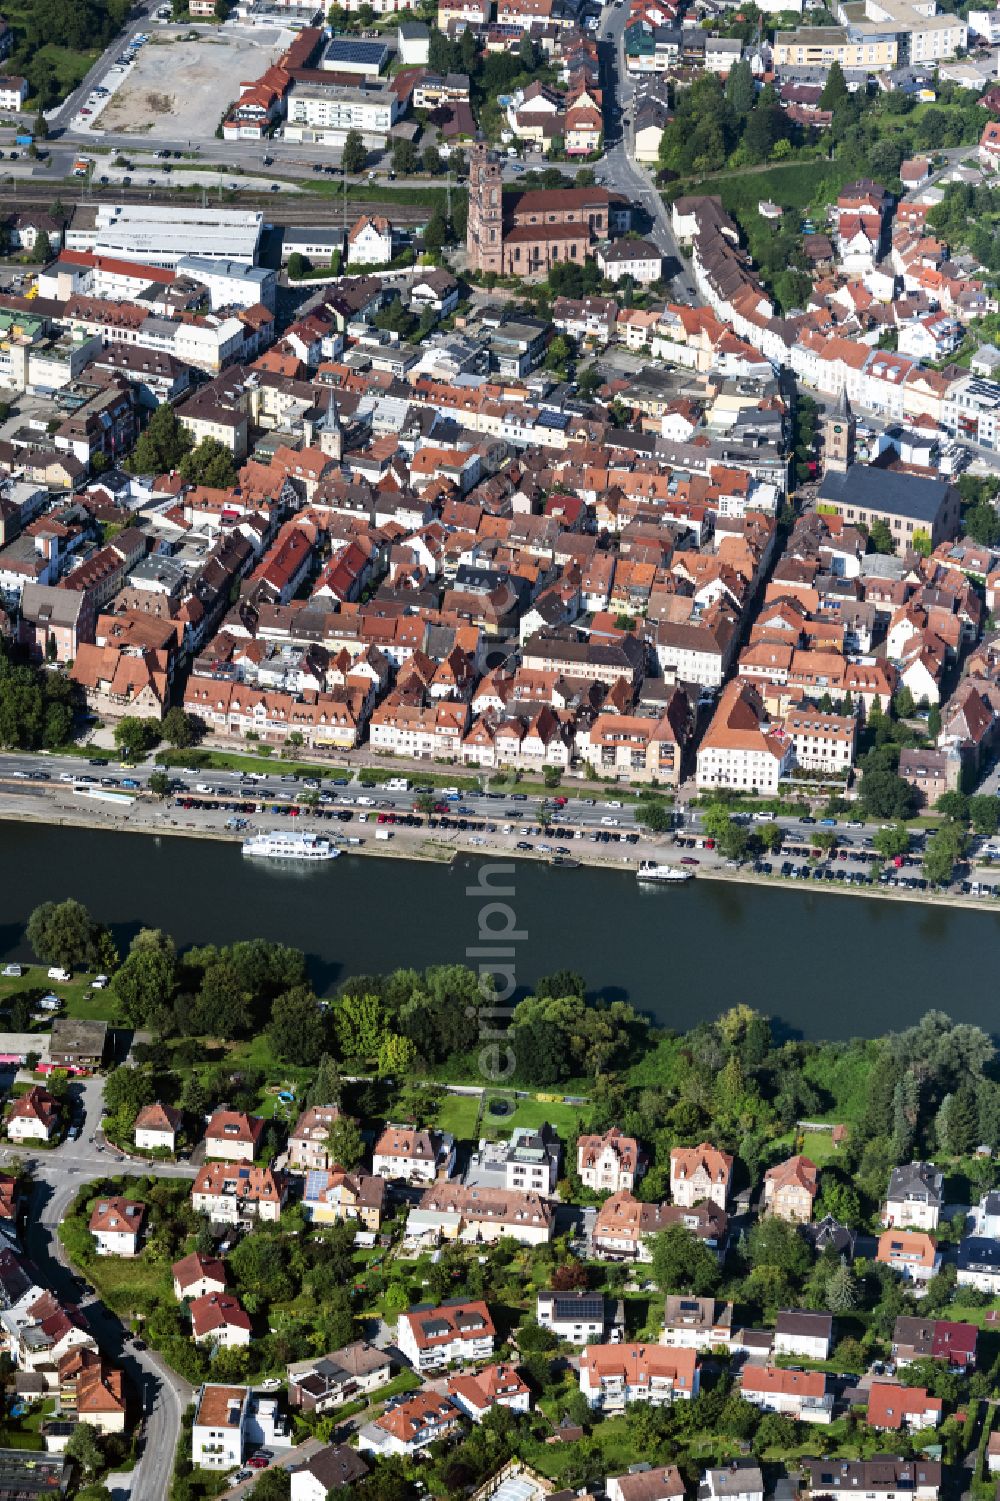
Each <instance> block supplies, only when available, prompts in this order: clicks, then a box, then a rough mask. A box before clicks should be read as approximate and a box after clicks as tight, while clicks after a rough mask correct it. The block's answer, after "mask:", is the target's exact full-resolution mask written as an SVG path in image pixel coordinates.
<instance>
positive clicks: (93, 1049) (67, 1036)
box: [49, 1016, 108, 1074]
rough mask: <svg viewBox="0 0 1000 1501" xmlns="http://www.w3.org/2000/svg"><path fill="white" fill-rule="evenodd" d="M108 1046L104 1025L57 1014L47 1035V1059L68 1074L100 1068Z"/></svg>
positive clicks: (105, 1025) (106, 1028)
mask: <svg viewBox="0 0 1000 1501" xmlns="http://www.w3.org/2000/svg"><path fill="white" fill-rule="evenodd" d="M107 1045H108V1024H107V1022H99V1021H89V1020H87V1021H84V1020H82V1019H80V1018H77V1017H71V1016H57V1017H56V1019H55V1021H54V1022H53V1023H52V1031H51V1033H50V1034H49V1062H50V1063H51V1064H52V1066H53V1067H54V1068H65V1069H67V1070H68V1071H69V1072H70V1073H71V1074H82V1073H89V1072H91V1071H92V1070H94V1069H98V1068H100V1066H101V1064H102V1063H103V1062H104V1054H105V1051H106V1050H107Z"/></svg>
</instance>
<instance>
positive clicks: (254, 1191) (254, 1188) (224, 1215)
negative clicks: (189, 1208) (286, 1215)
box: [191, 1162, 288, 1225]
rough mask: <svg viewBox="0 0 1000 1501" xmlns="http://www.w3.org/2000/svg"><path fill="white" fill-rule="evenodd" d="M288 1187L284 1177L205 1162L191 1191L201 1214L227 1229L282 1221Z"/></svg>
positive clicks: (234, 1164) (233, 1164) (268, 1171)
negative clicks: (247, 1223) (254, 1221)
mask: <svg viewBox="0 0 1000 1501" xmlns="http://www.w3.org/2000/svg"><path fill="white" fill-rule="evenodd" d="M287 1192H288V1186H287V1183H286V1181H285V1177H284V1174H283V1173H280V1172H277V1171H272V1169H271V1168H267V1167H257V1166H255V1165H253V1164H248V1163H239V1162H206V1163H205V1165H204V1167H203V1168H201V1169H200V1171H199V1173H198V1176H197V1178H195V1180H194V1184H193V1186H192V1188H191V1203H192V1204H193V1206H194V1208H195V1209H197V1210H198V1211H199V1213H201V1214H207V1215H208V1216H209V1217H210V1218H211V1219H212V1220H213V1221H214V1222H216V1223H218V1224H225V1225H235V1224H239V1223H241V1222H243V1221H245V1220H251V1219H261V1220H270V1221H275V1220H277V1219H279V1218H280V1216H281V1210H282V1206H283V1205H284V1202H285V1198H286V1196H287Z"/></svg>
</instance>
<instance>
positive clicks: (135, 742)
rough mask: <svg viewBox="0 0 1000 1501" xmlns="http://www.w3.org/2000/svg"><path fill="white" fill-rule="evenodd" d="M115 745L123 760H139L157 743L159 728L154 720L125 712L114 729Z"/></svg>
mask: <svg viewBox="0 0 1000 1501" xmlns="http://www.w3.org/2000/svg"><path fill="white" fill-rule="evenodd" d="M114 736H115V745H116V746H117V747H118V749H119V750H120V751H121V754H122V759H123V760H125V761H141V760H142V758H143V756H145V755H147V754H148V753H149V752H150V751H151V750H152V749H153V747H154V746H155V745H158V744H159V740H160V729H159V726H158V725H157V723H156V721H155V720H152V719H139V718H138V717H137V716H136V715H135V714H126V715H125V718H124V719H119V721H118V723H117V724H116V725H115V729H114Z"/></svg>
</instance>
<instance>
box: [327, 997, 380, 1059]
mask: <svg viewBox="0 0 1000 1501" xmlns="http://www.w3.org/2000/svg"><path fill="white" fill-rule="evenodd" d="M333 1025H334V1030H335V1032H336V1034H337V1042H338V1044H339V1046H340V1052H341V1055H342V1056H343V1057H344V1058H374V1057H375V1056H376V1055H377V1053H378V1050H379V1048H380V1047H381V1045H382V1038H383V1037H384V1035H385V1032H386V1021H385V1012H384V1011H383V1009H382V1003H381V1001H380V1000H379V998H378V996H376V995H358V996H354V995H346V996H342V997H341V999H340V1001H339V1002H338V1005H337V1009H336V1012H335V1013H334V1019H333Z"/></svg>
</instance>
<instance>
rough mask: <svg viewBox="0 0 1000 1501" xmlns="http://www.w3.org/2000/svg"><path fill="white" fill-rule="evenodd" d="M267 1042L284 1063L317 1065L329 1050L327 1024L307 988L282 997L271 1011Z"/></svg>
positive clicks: (299, 987) (303, 987) (294, 990)
mask: <svg viewBox="0 0 1000 1501" xmlns="http://www.w3.org/2000/svg"><path fill="white" fill-rule="evenodd" d="M267 1040H268V1043H269V1044H270V1047H271V1050H272V1052H273V1053H274V1055H275V1057H277V1058H281V1059H283V1060H284V1061H285V1062H291V1061H294V1062H296V1063H301V1064H305V1065H306V1066H307V1067H308V1065H309V1064H312V1063H318V1062H319V1060H320V1059H321V1058H322V1057H323V1052H324V1048H325V1046H326V1040H327V1039H326V1020H325V1017H324V1013H323V1012H322V1011H321V1010H320V1007H319V1001H317V999H316V997H315V996H314V995H313V993H312V991H311V990H309V988H308V987H307V986H305V985H296V986H295V988H294V989H293V990H287V991H285V993H284V995H279V996H278V997H277V999H276V1000H275V1002H274V1004H273V1006H272V1007H271V1021H270V1024H269V1025H268V1028H267Z"/></svg>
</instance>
